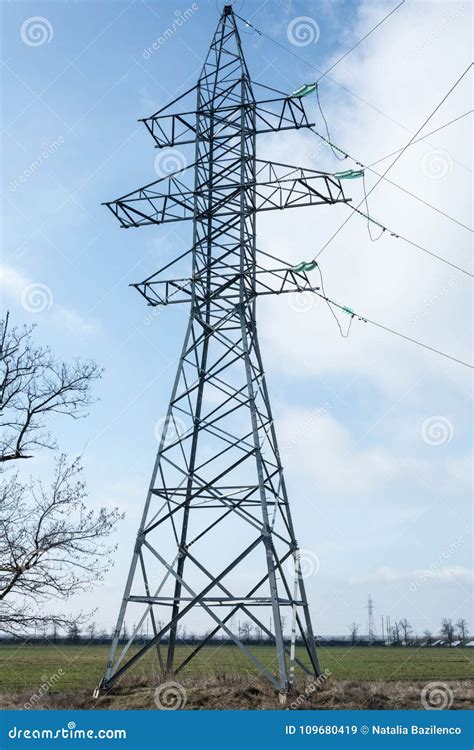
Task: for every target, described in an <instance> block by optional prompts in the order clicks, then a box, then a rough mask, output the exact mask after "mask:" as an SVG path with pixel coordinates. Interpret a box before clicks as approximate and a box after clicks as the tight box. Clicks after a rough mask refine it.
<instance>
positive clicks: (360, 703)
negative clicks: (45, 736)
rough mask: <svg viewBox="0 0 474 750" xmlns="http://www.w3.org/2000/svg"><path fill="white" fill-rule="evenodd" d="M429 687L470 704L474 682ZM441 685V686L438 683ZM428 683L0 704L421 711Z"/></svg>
mask: <svg viewBox="0 0 474 750" xmlns="http://www.w3.org/2000/svg"><path fill="white" fill-rule="evenodd" d="M429 685H433V686H434V687H433V688H429V689H430V690H432V691H433V692H432V695H431V697H430V695H429V694H428V698H426V694H425V698H424V701H425V704H426V700H428V701H431V702H432V703H433V704H434V705H435V706H436V707H441V706H442V707H444V708H449V709H451V710H456V709H469V708H474V680H451V681H444V682H442V683H429ZM436 685H440V686H441V687H438V688H437V687H436ZM426 688H427V683H426V681H413V682H407V681H403V682H396V681H393V682H385V683H384V682H381V681H377V682H376V681H373V682H369V681H354V680H334V679H331V678H330V679H328V680H326V681H325V682H324V683H323V684H321V685H318V686H316V685H315V684H314V683H308V682H305V681H304V680H300V681H297V682H296V684H295V687H294V689H293V691H292V692H291V693H290V694H289V695H288V696H287V699H286V704H282V703H281V702H280V699H279V696H278V693H277V692H276V691H275V690H274V689H273V688H272V686H271V685H270V684H269V683H267V682H266V681H264V680H263V679H261V678H248V677H238V676H237V677H222V678H194V679H192V678H189V679H188V680H183V682H182V683H178V682H173V681H169V682H164V683H161V684H160V685H158V686H156V685H155V686H153V687H144V686H138V687H133V686H126V687H122V688H120V687H118V688H116V689H114V690H113V692H110V693H108V694H105V695H103V696H101V697H99V698H98V699H94V698H93V697H92V696H91V694H90V691H85V690H81V691H74V692H72V691H68V692H61V693H45V694H38V693H37V694H35V695H33V696H32V694H31V692H28V693H24V692H17V693H10V694H6V693H1V694H0V708H1V709H7V708H16V709H22V708H23V709H25V710H28V709H65V710H66V709H75V708H76V709H111V710H114V709H143V710H162V709H164V708H165V709H168V710H169V709H180V710H182V709H186V710H189V709H191V710H223V709H237V710H243V709H256V710H272V709H273V710H274V709H288V710H311V709H315V710H318V709H362V708H363V709H372V710H374V709H375V710H383V709H419V710H424V709H425V707H426V705H424V703H423V690H425V693H426Z"/></svg>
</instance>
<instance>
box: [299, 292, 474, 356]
mask: <svg viewBox="0 0 474 750" xmlns="http://www.w3.org/2000/svg"><path fill="white" fill-rule="evenodd" d="M313 293H314V294H316V295H317V296H318V297H320V298H321V299H324V300H326V302H327V303H328V304H329V305H333V306H334V307H337V308H338V309H339V310H342V311H343V312H344V313H346V314H350V315H351V317H352V318H357V319H358V320H361V321H362V322H363V323H371V324H372V325H374V326H376V327H377V328H381V329H382V330H383V331H387V332H388V333H392V334H393V335H394V336H398V337H399V338H402V339H405V340H406V341H410V342H411V343H412V344H417V346H421V347H422V348H423V349H428V350H429V351H431V352H434V353H435V354H439V355H440V356H441V357H445V358H446V359H450V360H452V361H453V362H457V363H458V364H460V365H463V366H464V367H469V368H470V369H471V370H473V369H474V365H471V364H470V363H469V362H465V361H464V360H462V359H458V358H457V357H453V356H451V354H446V352H443V351H441V350H440V349H435V348H434V347H433V346H429V345H428V344H424V343H423V342H422V341H418V340H417V339H413V338H411V336H406V335H405V334H404V333H400V332H399V331H395V329H393V328H389V327H388V326H386V325H383V324H382V323H377V322H376V321H375V320H370V319H369V318H366V317H365V316H363V315H359V313H356V312H355V311H353V310H350V309H349V308H348V307H345V306H344V305H340V304H339V303H338V302H335V301H334V300H332V299H330V298H329V297H327V296H326V295H325V294H320V293H319V292H313Z"/></svg>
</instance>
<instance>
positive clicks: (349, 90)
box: [234, 5, 465, 167]
mask: <svg viewBox="0 0 474 750" xmlns="http://www.w3.org/2000/svg"><path fill="white" fill-rule="evenodd" d="M399 7H400V5H397V6H396V8H394V10H393V11H392V12H394V11H395V10H397V9H398V8H399ZM389 15H391V13H389V14H388V15H387V16H386V17H385V19H386V18H388V16H389ZM234 16H235V17H236V18H238V19H239V20H240V21H242V22H243V23H244V24H246V26H248V27H249V28H251V29H253V31H255V33H256V34H258V35H259V36H262V37H265V39H268V40H269V41H270V42H272V43H273V44H276V46H277V47H280V49H282V50H284V51H285V52H287V53H288V54H289V55H291V56H292V57H295V58H296V59H297V60H299V61H300V62H302V63H303V64H304V65H307V66H308V67H309V68H311V70H315V71H316V72H317V73H319V74H320V76H319V78H318V81H320V80H322V79H323V78H325V77H326V76H327V78H328V80H329V81H331V83H334V84H335V85H336V86H339V87H340V88H342V89H343V90H344V91H347V93H348V94H350V95H351V96H353V97H354V98H355V99H358V100H359V101H361V102H363V103H364V104H366V105H367V107H370V108H371V109H373V110H374V112H377V113H378V114H380V115H383V117H386V118H387V120H390V121H391V122H394V123H395V124H396V125H398V126H399V127H401V128H403V130H409V128H407V127H406V125H403V123H401V122H399V121H398V120H396V119H395V118H394V117H391V116H390V115H387V113H386V112H383V111H382V110H381V109H379V108H378V107H376V106H375V105H374V104H372V103H371V102H368V101H367V99H364V98H363V97H362V96H359V94H356V92H355V91H353V90H352V89H350V88H348V87H347V86H344V84H343V83H340V82H339V81H337V80H336V79H335V78H331V76H329V75H328V72H329V70H332V69H333V68H334V67H335V66H336V65H337V64H338V63H339V62H340V61H341V60H342V59H343V58H344V57H346V56H347V55H348V54H349V52H352V50H353V49H355V47H357V46H358V45H359V44H360V43H361V42H362V41H363V40H364V39H366V38H367V36H369V34H366V36H365V37H363V39H361V40H360V41H359V42H358V43H357V44H356V45H354V47H352V48H351V49H350V50H348V52H346V53H345V54H344V55H342V56H341V57H340V58H339V60H337V61H336V63H335V64H334V65H332V66H331V68H330V69H328V70H326V71H322V70H321V69H320V68H318V67H317V66H316V65H314V64H313V63H311V62H309V61H308V60H305V59H304V57H301V56H300V55H298V54H297V53H296V52H293V50H291V49H289V48H288V47H286V46H285V45H284V44H282V43H281V42H279V41H278V40H277V39H274V38H273V37H272V36H270V34H267V33H266V32H265V31H262V30H261V29H258V28H257V27H256V26H254V24H253V23H251V22H250V21H248V20H247V19H246V18H243V17H242V16H240V15H239V14H238V13H234ZM385 19H383V20H385ZM380 23H382V22H380ZM380 23H379V24H377V26H375V27H374V28H373V29H372V31H374V30H375V28H377V27H378V26H380ZM369 33H371V32H369ZM462 116H463V117H464V116H465V115H462ZM452 122H455V120H453V121H452ZM449 124H451V123H447V125H449ZM443 127H446V126H445V125H443V126H441V128H438V130H441V129H442V128H443ZM436 132H437V130H433V131H432V133H427V134H426V135H424V136H423V138H419V139H418V140H425V139H426V138H428V137H429V135H432V134H433V133H436ZM416 142H417V141H412V142H411V143H410V145H412V144H413V143H416ZM403 148H406V146H404V147H403ZM400 150H402V149H400ZM394 153H396V152H394ZM391 155H392V154H390V156H391ZM383 158H387V157H383ZM371 166H372V165H371ZM461 166H463V167H464V166H465V165H464V164H461Z"/></svg>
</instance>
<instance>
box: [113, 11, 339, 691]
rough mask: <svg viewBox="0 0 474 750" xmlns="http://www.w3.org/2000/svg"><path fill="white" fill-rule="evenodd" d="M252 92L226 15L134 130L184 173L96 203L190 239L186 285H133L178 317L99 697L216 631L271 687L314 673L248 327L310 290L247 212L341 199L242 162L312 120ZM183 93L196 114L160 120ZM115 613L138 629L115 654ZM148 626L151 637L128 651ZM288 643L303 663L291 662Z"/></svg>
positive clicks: (311, 181)
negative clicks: (264, 655) (198, 623)
mask: <svg viewBox="0 0 474 750" xmlns="http://www.w3.org/2000/svg"><path fill="white" fill-rule="evenodd" d="M264 88H265V92H266V96H267V98H264V99H263V100H261V101H259V102H258V101H256V99H255V97H254V86H253V85H252V82H251V80H250V76H249V73H248V70H247V65H246V62H245V59H244V56H243V53H242V47H241V41H240V37H239V32H238V28H237V25H236V20H235V16H234V14H233V12H232V8H231V7H230V6H226V7H225V8H224V11H223V14H222V16H221V18H220V21H219V24H218V28H217V30H216V33H215V35H214V38H213V40H212V43H211V46H210V49H209V52H208V55H207V58H206V61H205V63H204V67H203V69H202V72H201V76H200V78H199V80H198V83H197V85H196V86H195V87H194V88H193V89H191V90H190V91H188V92H186V93H185V94H183V95H182V97H179V98H178V99H176V100H175V101H174V102H172V103H171V104H170V105H168V106H167V107H165V108H164V109H162V110H160V111H159V112H157V113H156V114H154V115H153V116H152V117H150V118H148V119H146V120H144V122H145V125H146V127H147V128H148V130H149V132H150V133H151V135H152V136H153V138H154V141H155V145H156V146H157V147H158V148H164V147H169V146H171V147H176V146H180V145H184V144H187V143H194V144H195V158H194V163H193V164H192V165H190V167H188V168H186V169H185V170H182V171H180V172H179V173H177V174H174V175H171V176H170V177H167V178H163V179H162V180H158V181H156V182H154V183H153V184H151V185H147V186H145V187H143V188H140V189H139V190H137V191H135V192H133V193H130V194H128V195H126V196H123V197H122V198H119V199H118V200H115V201H113V202H110V203H108V204H106V205H107V206H108V207H109V208H110V210H111V211H112V212H113V214H114V215H115V216H116V217H117V218H118V220H119V222H120V224H121V226H123V227H130V226H141V225H144V224H163V223H165V222H174V221H179V220H186V219H189V220H191V221H192V222H193V243H192V248H191V250H189V251H188V253H185V254H184V255H183V256H180V258H177V259H176V261H173V263H175V262H178V261H179V262H182V260H183V258H185V257H186V256H187V255H189V256H190V259H191V260H192V275H191V276H190V277H189V278H180V279H174V280H164V279H163V278H162V272H163V271H164V270H165V269H167V268H168V267H169V266H171V265H173V264H168V266H165V267H164V268H163V269H160V271H158V272H157V273H155V274H153V276H151V277H149V278H148V279H146V280H145V281H143V282H141V283H139V284H136V285H135V286H136V287H137V289H138V290H139V291H140V293H141V294H142V295H143V296H144V298H145V299H146V300H147V302H148V303H149V304H150V305H152V306H156V305H167V304H174V303H185V302H188V303H190V308H191V309H190V318H189V323H188V326H187V330H186V334H185V338H184V344H183V349H182V354H181V358H180V361H179V365H178V370H177V374H176V378H175V382H174V386H173V390H172V394H171V400H170V404H169V408H168V413H167V416H166V420H165V428H164V430H163V432H162V435H161V441H160V445H159V449H158V454H157V458H156V462H155V466H154V469H153V473H152V478H151V482H150V486H149V491H148V494H147V497H146V502H145V508H144V511H143V517H142V520H141V523H140V527H139V531H138V536H137V540H136V544H135V548H134V551H133V558H132V563H131V567H130V571H129V575H128V578H127V582H126V586H125V592H124V596H123V601H122V605H121V608H120V612H119V616H118V620H117V626H116V630H115V633H114V638H113V643H112V646H111V652H110V659H109V662H108V664H107V668H106V673H105V677H104V678H103V680H102V682H101V685H100V686H99V687H100V688H101V689H108V688H110V687H111V686H112V685H113V684H114V683H115V682H116V680H118V679H119V678H120V677H121V675H123V674H124V673H125V672H126V671H127V670H128V669H129V668H130V667H132V666H133V665H134V664H135V663H136V662H137V660H138V659H140V658H141V657H142V656H143V655H144V654H145V653H146V652H148V651H150V649H155V648H156V651H157V655H158V659H159V663H160V665H161V668H162V670H163V673H164V674H176V673H178V672H179V671H180V670H182V669H183V668H184V667H185V666H186V665H187V664H188V663H189V662H190V661H191V660H192V659H193V658H194V657H195V655H196V654H197V653H198V652H199V651H200V650H201V648H202V647H203V646H204V645H205V644H206V643H208V642H209V640H210V639H211V638H212V637H213V636H215V635H216V634H217V633H224V634H225V635H226V636H227V638H228V639H230V640H232V641H233V642H234V643H235V644H236V645H237V646H238V647H239V648H240V649H241V650H242V651H243V652H244V654H246V655H247V656H248V657H249V659H250V660H251V661H252V662H253V663H254V664H255V665H256V666H257V667H258V669H259V670H260V671H261V672H262V673H263V674H265V675H266V676H267V677H268V679H269V680H270V681H271V682H272V683H273V684H274V685H275V687H276V688H277V689H279V690H281V691H284V690H286V689H288V687H289V685H290V684H291V682H292V679H293V673H294V668H295V663H296V664H299V666H300V667H301V668H302V669H304V670H305V671H306V672H307V673H310V674H314V675H319V672H320V670H319V664H318V658H317V655H316V648H315V642H314V635H313V628H312V625H311V618H310V613H309V608H308V602H307V597H306V592H305V586H304V581H303V578H302V576H301V574H300V570H299V553H298V546H297V542H296V538H295V533H294V529H293V524H292V519H291V514H290V508H289V504H288V496H287V491H286V487H285V481H284V477H283V469H282V464H281V461H280V455H279V451H278V445H277V438H276V434H275V429H274V423H273V417H272V412H271V408H270V400H269V396H268V390H267V385H266V381H265V374H264V369H263V364H262V358H261V354H260V349H259V344H258V338H257V328H256V322H255V303H256V299H257V297H258V296H259V295H265V294H281V293H287V292H291V293H297V292H303V291H311V290H313V291H314V290H315V289H316V287H314V286H312V284H311V282H310V280H309V278H308V276H307V274H306V273H304V272H296V271H294V270H292V268H291V266H289V265H288V264H281V263H280V264H279V265H278V264H277V266H276V267H271V268H268V267H265V266H264V265H263V256H264V255H265V254H261V253H260V252H259V251H258V250H257V248H256V229H255V219H256V213H257V211H259V210H260V211H261V210H272V209H281V208H286V207H295V206H308V205H314V204H334V203H337V202H342V201H345V200H346V199H345V197H344V194H343V190H342V187H341V184H340V182H339V180H337V179H335V178H334V177H332V176H331V175H328V174H325V173H322V172H316V171H312V170H308V169H300V168H296V167H291V166H288V165H284V164H275V163H271V162H262V161H261V160H259V159H257V158H256V136H257V135H258V134H259V133H266V132H274V131H278V130H286V129H290V128H302V127H310V126H311V125H312V124H313V123H310V122H309V121H308V118H307V116H306V112H305V109H304V106H303V101H302V99H300V98H298V97H292V96H285V95H283V96H281V95H280V92H275V91H274V90H273V89H271V91H272V94H275V93H278V96H277V97H274V98H268V91H270V89H268V88H267V87H264ZM190 96H196V97H197V102H196V108H195V110H193V111H187V112H184V113H181V114H175V113H173V112H172V111H171V110H172V109H173V107H174V105H175V104H176V102H177V101H179V100H182V99H186V98H189V97H190ZM190 176H191V177H192V178H193V181H192V182H190V180H189V177H190ZM265 260H266V261H267V266H268V257H266V258H265ZM197 607H199V608H200V609H201V611H203V612H204V613H206V615H207V616H208V617H209V620H210V622H211V624H212V627H211V629H210V630H209V631H208V632H207V634H206V635H205V636H203V638H202V640H201V641H200V642H199V644H198V645H197V646H196V647H195V648H193V649H192V650H191V651H190V653H188V655H187V656H186V658H185V659H184V660H183V661H181V663H179V664H177V663H176V643H177V639H178V636H179V630H178V628H179V626H180V625H181V624H182V623H186V621H188V622H189V620H187V619H186V618H187V616H188V615H190V614H191V615H192V614H193V613H195V612H196V608H197ZM285 608H287V609H288V611H289V613H290V620H291V637H290V638H287V639H285V638H284V635H283V627H282V611H283V610H284V609H285ZM130 610H133V613H132V615H130ZM126 614H127V616H128V617H130V616H132V617H133V619H134V620H135V622H137V623H138V624H137V625H136V627H135V628H134V631H133V633H132V634H131V636H130V638H129V640H128V642H127V643H126V645H123V644H120V647H119V635H120V633H121V631H122V628H123V623H124V621H125V616H126ZM236 616H245V617H247V618H249V620H250V621H252V623H254V624H255V625H256V626H257V627H258V628H259V629H260V632H261V633H263V634H265V636H266V637H267V638H269V639H270V642H272V643H274V644H275V650H276V661H275V666H276V669H275V670H274V671H272V670H271V669H269V668H267V667H266V666H265V665H263V664H262V663H261V662H260V660H259V659H258V657H257V656H256V654H255V653H254V652H252V649H251V648H250V647H249V646H248V644H246V643H244V642H243V639H242V638H241V634H240V632H237V633H236V632H235V630H236V628H235V618H236ZM147 619H148V620H149V622H151V627H152V633H153V636H152V638H151V639H150V640H148V641H147V642H145V643H141V644H138V648H137V650H135V649H134V650H133V655H130V654H131V652H130V651H129V649H130V646H132V645H135V646H136V645H137V640H138V638H137V635H138V634H139V633H140V632H141V631H143V626H144V623H145V621H146V620H147ZM268 623H270V625H269V624H268ZM297 636H298V637H299V638H301V639H302V641H303V643H304V646H305V649H306V651H307V655H308V659H309V661H306V660H305V662H303V661H301V660H300V659H299V658H298V657H296V654H295V642H296V638H297ZM164 650H165V651H166V653H164ZM308 664H309V666H308Z"/></svg>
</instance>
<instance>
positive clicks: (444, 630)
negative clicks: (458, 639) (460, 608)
mask: <svg viewBox="0 0 474 750" xmlns="http://www.w3.org/2000/svg"><path fill="white" fill-rule="evenodd" d="M441 635H442V637H443V638H444V639H445V640H447V642H448V643H449V645H451V644H452V642H453V641H454V625H453V623H452V621H451V620H450V619H446V618H445V619H444V620H443V621H442V623H441Z"/></svg>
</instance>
